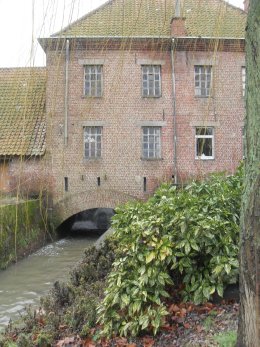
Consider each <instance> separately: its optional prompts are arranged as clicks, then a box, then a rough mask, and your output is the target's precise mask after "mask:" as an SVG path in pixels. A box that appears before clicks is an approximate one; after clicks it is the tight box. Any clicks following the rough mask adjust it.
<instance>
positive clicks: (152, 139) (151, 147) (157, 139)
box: [143, 127, 161, 159]
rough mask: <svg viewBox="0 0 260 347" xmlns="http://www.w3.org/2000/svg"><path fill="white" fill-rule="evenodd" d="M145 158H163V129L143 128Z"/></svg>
mask: <svg viewBox="0 0 260 347" xmlns="http://www.w3.org/2000/svg"><path fill="white" fill-rule="evenodd" d="M143 158H144V159H159V158H161V127H143Z"/></svg>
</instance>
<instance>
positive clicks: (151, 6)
mask: <svg viewBox="0 0 260 347" xmlns="http://www.w3.org/2000/svg"><path fill="white" fill-rule="evenodd" d="M174 3H175V1H174V0H110V1H108V2H106V3H105V4H104V5H102V6H101V7H99V8H98V9H97V10H95V11H92V12H90V13H89V14H87V15H86V16H84V17H82V18H81V19H79V20H78V21H76V22H74V23H72V24H71V25H69V26H68V27H67V28H65V29H63V30H62V31H60V32H59V33H56V34H54V35H52V37H57V36H65V37H103V36H104V37H114V36H120V37H140V36H141V37H162V36H169V37H170V22H171V19H172V18H173V17H174V14H175V8H174ZM182 16H183V17H185V18H186V21H185V25H186V31H187V36H191V37H198V36H202V37H226V38H243V37H244V35H245V25H246V13H245V12H244V11H242V10H241V9H238V8H236V7H234V6H232V5H229V4H228V3H226V2H225V1H223V0H183V1H182Z"/></svg>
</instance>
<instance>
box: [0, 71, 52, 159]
mask: <svg viewBox="0 0 260 347" xmlns="http://www.w3.org/2000/svg"><path fill="white" fill-rule="evenodd" d="M45 98H46V69H45V68H15V69H12V68H11V69H0V156H15V155H26V156H32V155H42V154H44V150H45V135H46V124H45Z"/></svg>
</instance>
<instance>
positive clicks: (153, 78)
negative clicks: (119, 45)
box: [142, 65, 162, 97]
mask: <svg viewBox="0 0 260 347" xmlns="http://www.w3.org/2000/svg"><path fill="white" fill-rule="evenodd" d="M142 74H143V96H144V97H160V96H161V94H162V92H161V66H160V65H143V66H142Z"/></svg>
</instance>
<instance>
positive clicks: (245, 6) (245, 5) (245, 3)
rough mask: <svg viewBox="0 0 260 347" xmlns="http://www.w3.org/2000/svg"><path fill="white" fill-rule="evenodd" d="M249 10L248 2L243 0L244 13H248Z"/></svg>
mask: <svg viewBox="0 0 260 347" xmlns="http://www.w3.org/2000/svg"><path fill="white" fill-rule="evenodd" d="M248 10H249V0H244V11H245V12H246V13H248Z"/></svg>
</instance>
